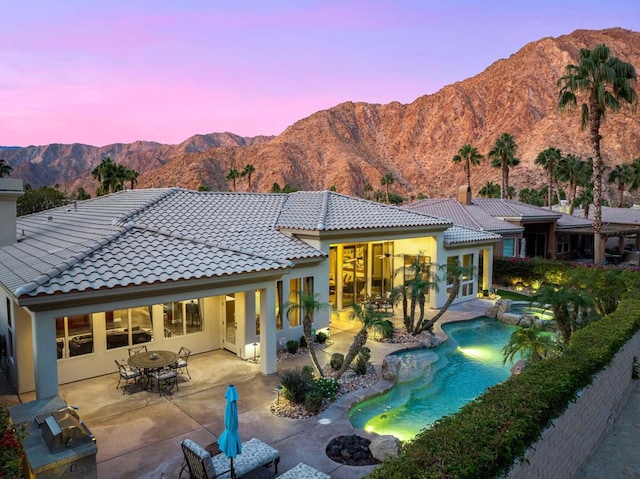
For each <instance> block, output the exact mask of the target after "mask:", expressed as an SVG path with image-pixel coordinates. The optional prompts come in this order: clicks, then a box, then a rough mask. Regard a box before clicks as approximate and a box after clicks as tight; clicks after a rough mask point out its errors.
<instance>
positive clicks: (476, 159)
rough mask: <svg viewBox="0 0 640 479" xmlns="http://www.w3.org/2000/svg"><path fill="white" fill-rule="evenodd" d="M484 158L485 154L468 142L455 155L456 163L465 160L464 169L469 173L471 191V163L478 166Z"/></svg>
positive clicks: (468, 180) (454, 160) (468, 184)
mask: <svg viewBox="0 0 640 479" xmlns="http://www.w3.org/2000/svg"><path fill="white" fill-rule="evenodd" d="M482 160H484V156H483V155H481V154H480V153H479V152H478V149H477V148H476V147H475V146H472V145H470V144H469V143H466V144H464V145H463V146H462V148H460V149H459V150H458V154H457V155H455V156H454V157H453V162H454V163H462V162H464V171H465V173H466V174H467V186H468V187H469V191H471V165H474V166H477V165H479V164H480V162H482Z"/></svg>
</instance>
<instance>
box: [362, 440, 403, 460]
mask: <svg viewBox="0 0 640 479" xmlns="http://www.w3.org/2000/svg"><path fill="white" fill-rule="evenodd" d="M369 450H370V451H371V454H372V455H373V457H374V458H376V459H377V460H378V461H384V460H385V459H386V458H388V457H398V454H399V453H400V439H398V438H397V437H395V436H389V435H388V436H376V437H373V438H372V439H371V444H369Z"/></svg>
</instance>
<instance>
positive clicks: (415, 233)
mask: <svg viewBox="0 0 640 479" xmlns="http://www.w3.org/2000/svg"><path fill="white" fill-rule="evenodd" d="M451 226H452V224H446V225H440V224H439V225H432V226H426V225H422V226H403V227H394V228H390V227H381V228H358V229H355V228H354V229H340V230H287V231H288V232H289V233H291V234H292V235H294V236H296V237H298V238H301V239H302V238H312V239H316V240H327V241H331V242H340V241H342V240H347V241H352V240H354V239H358V240H360V241H385V240H386V241H390V240H393V239H401V238H419V237H421V236H432V235H434V234H443V233H444V232H445V231H446V230H447V229H448V228H450V227H451Z"/></svg>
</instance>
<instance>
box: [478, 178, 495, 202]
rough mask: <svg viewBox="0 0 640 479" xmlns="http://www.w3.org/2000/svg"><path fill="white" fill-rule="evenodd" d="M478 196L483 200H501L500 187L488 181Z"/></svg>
mask: <svg viewBox="0 0 640 479" xmlns="http://www.w3.org/2000/svg"><path fill="white" fill-rule="evenodd" d="M478 195H480V196H482V197H483V198H500V185H496V184H495V183H494V182H493V181H487V183H486V184H485V185H484V186H483V187H482V188H480V190H479V191H478Z"/></svg>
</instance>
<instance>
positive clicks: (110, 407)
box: [0, 299, 640, 479]
mask: <svg viewBox="0 0 640 479" xmlns="http://www.w3.org/2000/svg"><path fill="white" fill-rule="evenodd" d="M491 304H492V302H491V301H488V300H483V299H476V300H472V301H468V302H465V303H462V304H458V305H453V306H452V307H451V308H450V310H449V311H448V312H447V313H446V314H445V315H444V317H443V318H442V320H441V323H438V324H437V325H436V331H438V330H439V325H440V324H443V323H446V322H450V321H460V320H466V319H472V318H475V317H478V316H481V315H483V313H484V311H485V310H486V308H488V307H489V306H490V305H491ZM432 314H435V311H433V312H432ZM355 331H357V325H356V324H355V323H353V322H350V321H346V320H344V319H342V320H341V319H339V318H338V319H336V320H333V321H332V323H331V340H332V344H331V345H330V346H329V347H327V348H326V349H324V350H322V351H323V354H322V355H321V362H322V361H328V360H329V358H330V357H331V353H333V352H336V351H340V352H343V353H344V352H345V351H346V350H347V349H348V347H349V345H350V343H351V340H352V338H353V334H354V333H355ZM367 346H369V347H370V349H371V355H372V362H373V363H374V364H375V365H376V367H377V368H379V367H380V365H381V363H382V359H383V358H384V356H386V355H387V354H389V353H391V352H394V351H397V350H401V349H406V344H389V343H379V342H375V341H369V342H368V343H367ZM303 364H308V357H307V356H306V355H305V356H298V357H296V358H293V359H288V360H283V361H280V362H279V363H278V368H279V369H280V370H282V369H288V368H291V367H296V366H299V365H303ZM189 370H190V372H191V375H192V380H191V381H182V382H180V390H179V391H178V392H175V391H174V392H173V394H171V395H167V396H162V397H160V396H158V394H154V393H151V392H148V391H136V392H133V394H126V395H123V394H122V392H121V391H120V390H118V389H116V388H115V386H116V383H117V375H116V374H115V373H114V374H111V375H106V376H101V377H98V378H93V379H89V380H85V381H78V382H76V383H70V384H64V385H62V386H60V394H61V395H62V396H63V398H65V399H66V400H67V401H68V402H69V403H70V404H72V405H75V406H78V407H79V410H78V412H79V414H80V417H81V419H83V420H84V421H85V422H86V424H87V425H88V426H89V428H90V429H91V431H92V432H93V433H94V435H95V436H96V438H97V443H98V458H97V460H98V474H99V477H100V478H101V479H109V478H146V479H158V478H168V477H172V478H175V477H178V474H179V471H180V466H181V463H182V453H181V451H180V442H181V441H182V440H183V439H185V438H190V439H193V440H194V441H196V442H198V443H201V444H203V445H206V444H209V443H212V442H213V441H215V440H216V439H217V437H218V435H219V434H220V433H221V431H222V429H223V428H224V424H223V410H224V392H225V390H226V387H227V385H228V384H230V383H233V384H235V385H236V388H237V389H238V392H239V395H240V400H239V419H240V434H241V437H242V438H243V439H244V440H247V439H249V438H251V437H257V438H259V439H261V440H262V441H264V442H266V443H268V444H270V445H271V446H273V447H275V448H276V449H278V451H279V452H280V455H281V462H280V466H279V468H278V472H279V473H282V472H284V471H286V470H288V469H291V468H293V467H294V466H295V465H297V464H298V463H299V462H305V463H307V464H309V465H311V466H312V467H314V468H316V469H319V470H321V471H323V472H325V473H327V474H331V476H332V477H333V478H334V479H351V478H359V477H363V476H365V475H366V474H367V473H369V472H370V471H371V470H372V469H373V468H374V467H375V466H364V467H354V466H345V465H341V464H338V463H336V462H334V461H332V460H331V459H329V458H328V457H327V456H326V454H325V452H324V449H325V447H326V445H327V443H328V442H329V441H330V440H331V439H332V438H333V437H335V436H338V435H345V434H352V433H354V432H357V433H358V434H362V435H365V433H364V432H363V431H354V429H353V427H352V426H351V423H350V422H349V420H348V417H347V413H348V410H349V408H350V406H351V405H352V404H353V403H355V402H357V401H358V400H360V399H362V398H364V397H365V396H368V395H371V394H376V393H380V392H382V391H384V390H386V389H388V388H389V387H391V386H392V384H390V383H389V382H387V381H379V382H378V383H377V384H376V385H375V386H374V387H373V388H369V390H359V391H356V392H354V393H351V394H349V395H347V396H344V397H342V398H340V399H339V400H338V401H336V402H335V403H334V404H332V405H331V406H330V407H329V408H328V409H327V410H326V411H324V412H323V413H321V414H320V415H319V416H317V417H313V418H308V419H286V418H279V417H276V416H274V415H273V414H271V412H270V410H269V407H270V405H271V404H273V402H274V401H275V400H276V391H275V386H276V385H277V384H278V383H279V381H278V379H277V376H276V375H272V376H268V377H265V376H262V375H261V374H260V373H259V372H258V366H257V365H255V364H251V363H250V362H247V361H240V360H238V359H237V358H236V357H235V356H233V355H232V354H230V353H226V352H224V351H213V352H211V353H204V354H198V355H195V356H193V357H192V358H191V359H190V362H189ZM33 399H34V395H33V393H28V394H23V395H20V396H18V395H17V394H15V392H13V391H12V388H11V387H10V386H9V384H8V382H7V380H6V376H5V375H4V374H0V402H4V403H8V404H19V403H20V402H26V401H30V400H33ZM639 443H640V384H638V383H636V384H635V385H634V389H633V394H632V395H631V396H630V398H629V400H628V402H627V404H626V407H625V408H624V409H623V411H622V415H621V416H620V418H619V419H618V420H617V421H616V423H615V424H614V426H613V427H612V428H611V432H610V434H609V435H608V436H607V438H605V440H604V441H603V442H602V444H601V445H600V448H599V449H598V451H597V452H596V453H595V454H594V456H593V458H592V460H591V461H590V462H589V463H588V464H587V466H586V467H585V469H584V471H583V474H582V475H581V476H580V479H592V478H596V477H598V478H599V477H619V478H631V477H636V478H637V477H640V474H639V473H638V471H639V470H640V462H639V461H640V459H639V458H640V456H639V455H638V454H637V453H636V451H637V444H639Z"/></svg>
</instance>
